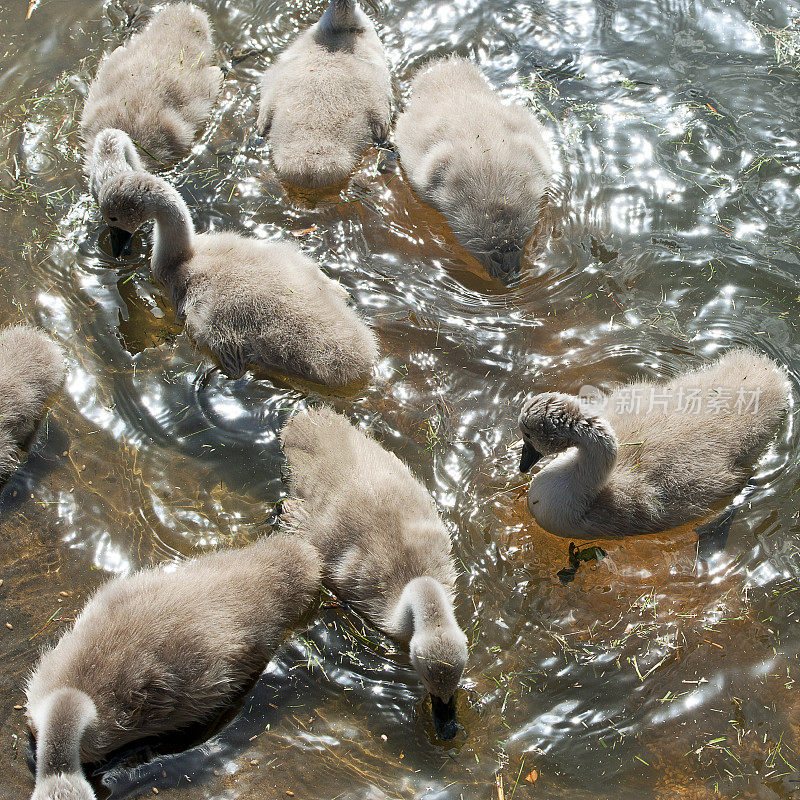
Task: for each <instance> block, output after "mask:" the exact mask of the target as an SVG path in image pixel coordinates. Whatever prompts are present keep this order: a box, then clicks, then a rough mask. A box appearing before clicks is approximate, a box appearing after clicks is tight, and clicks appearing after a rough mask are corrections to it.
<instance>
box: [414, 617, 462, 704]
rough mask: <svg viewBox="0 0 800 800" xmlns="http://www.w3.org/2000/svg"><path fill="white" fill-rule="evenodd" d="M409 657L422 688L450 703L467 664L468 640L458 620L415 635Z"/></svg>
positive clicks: (426, 629)
mask: <svg viewBox="0 0 800 800" xmlns="http://www.w3.org/2000/svg"><path fill="white" fill-rule="evenodd" d="M409 654H410V656H411V663H412V665H413V666H414V669H415V670H416V671H417V673H418V675H419V677H420V680H421V681H422V684H423V686H424V687H425V688H426V689H427V690H428V691H429V692H430V693H431V695H432V696H433V697H438V698H439V699H440V700H441V701H442V702H444V703H449V702H450V700H451V699H452V697H453V695H454V694H455V692H456V689H457V688H458V684H459V682H460V681H461V676H462V674H463V673H464V667H465V666H466V664H467V637H466V636H465V635H464V632H463V631H462V630H461V629H460V628H459V627H458V625H456V624H455V620H453V623H452V624H445V623H444V621H443V622H442V623H441V624H436V625H435V626H431V627H427V628H424V629H422V630H420V631H419V632H417V633H415V634H414V636H413V637H412V638H411V642H410V643H409Z"/></svg>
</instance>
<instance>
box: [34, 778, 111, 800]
mask: <svg viewBox="0 0 800 800" xmlns="http://www.w3.org/2000/svg"><path fill="white" fill-rule="evenodd" d="M31 800H96V798H95V794H94V790H93V789H92V787H91V786H90V785H89V782H88V781H87V780H86V778H84V777H83V775H80V774H78V773H75V772H73V773H69V774H65V773H62V774H59V775H51V776H50V777H48V778H44V779H40V780H38V781H37V782H36V788H35V789H34V790H33V794H32V795H31Z"/></svg>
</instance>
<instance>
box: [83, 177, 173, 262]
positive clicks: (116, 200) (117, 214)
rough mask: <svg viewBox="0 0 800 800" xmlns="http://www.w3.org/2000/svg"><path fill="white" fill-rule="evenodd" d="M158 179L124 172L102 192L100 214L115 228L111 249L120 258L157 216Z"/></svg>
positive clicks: (110, 226)
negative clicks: (138, 229)
mask: <svg viewBox="0 0 800 800" xmlns="http://www.w3.org/2000/svg"><path fill="white" fill-rule="evenodd" d="M158 188H159V186H158V179H157V178H155V177H154V176H153V175H150V174H149V173H147V172H124V173H120V174H118V175H115V176H114V177H112V178H111V179H109V180H108V181H107V182H106V183H105V185H104V186H103V187H102V189H101V191H100V197H99V198H98V202H99V204H100V213H101V214H102V215H103V219H104V220H105V221H106V223H107V224H108V227H109V228H110V229H111V249H112V252H113V254H114V257H115V258H116V257H118V256H119V255H120V254H121V253H122V251H123V249H124V248H125V245H126V244H127V243H128V241H130V238H131V236H132V235H133V233H134V232H135V231H136V229H137V228H139V227H140V226H141V225H143V224H144V223H145V222H147V220H148V219H151V218H152V216H153V203H154V200H155V199H156V197H157V196H158Z"/></svg>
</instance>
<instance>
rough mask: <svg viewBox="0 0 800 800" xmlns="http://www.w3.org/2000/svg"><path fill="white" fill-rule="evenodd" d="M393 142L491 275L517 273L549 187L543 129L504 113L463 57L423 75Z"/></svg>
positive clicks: (519, 112)
mask: <svg viewBox="0 0 800 800" xmlns="http://www.w3.org/2000/svg"><path fill="white" fill-rule="evenodd" d="M395 141H396V143H397V151H398V153H399V155H400V161H401V163H402V165H403V169H404V171H405V174H406V175H407V177H408V179H409V181H410V182H411V185H412V186H413V188H414V190H415V191H416V192H417V194H419V196H420V197H421V198H422V199H423V200H425V201H426V202H428V203H430V204H431V205H432V206H433V207H434V208H436V209H438V210H439V211H441V212H442V214H443V215H444V217H445V219H446V220H447V222H448V223H449V225H450V227H451V228H452V230H453V233H454V234H455V236H456V239H458V241H459V242H460V243H461V244H462V245H463V246H464V247H465V248H466V249H467V250H468V251H470V252H471V253H472V254H473V255H474V256H475V257H476V258H477V259H478V260H479V261H480V262H481V263H482V264H483V266H484V267H485V268H486V269H487V270H488V271H489V272H490V273H491V274H493V275H495V276H498V277H508V276H510V275H511V274H513V273H515V272H516V271H518V269H519V267H520V264H521V259H522V255H523V252H524V248H525V245H526V243H527V242H528V240H529V239H530V238H531V235H532V234H533V231H534V228H535V227H536V223H537V221H538V219H539V214H540V209H541V206H542V198H543V196H544V194H545V191H546V189H547V185H548V182H549V180H550V176H551V172H552V167H551V160H550V154H549V152H548V150H547V146H546V144H545V142H544V139H543V138H542V133H541V126H540V125H539V123H538V122H537V121H536V118H535V117H534V116H533V114H531V112H530V111H529V110H528V109H527V108H524V107H522V106H516V105H504V104H503V103H501V102H500V99H499V98H498V97H497V95H495V93H494V92H493V91H492V89H491V87H490V86H489V84H488V83H487V82H486V79H485V78H484V76H483V73H482V72H481V71H480V69H479V68H478V67H477V66H475V65H474V64H472V63H471V62H469V61H467V60H466V59H463V58H459V57H455V56H453V57H449V58H444V59H440V60H437V61H434V62H432V63H431V64H428V65H426V66H425V67H423V68H422V69H421V70H420V71H419V72H418V73H417V75H416V76H415V78H414V80H413V82H412V84H411V99H410V101H409V102H408V105H407V107H406V109H405V110H404V111H403V113H402V114H400V116H399V117H398V120H397V127H396V130H395Z"/></svg>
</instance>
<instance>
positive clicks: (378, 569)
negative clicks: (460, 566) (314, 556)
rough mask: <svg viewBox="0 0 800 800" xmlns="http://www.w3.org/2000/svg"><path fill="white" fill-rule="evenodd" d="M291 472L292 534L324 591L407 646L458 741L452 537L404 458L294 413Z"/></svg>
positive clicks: (288, 443)
mask: <svg viewBox="0 0 800 800" xmlns="http://www.w3.org/2000/svg"><path fill="white" fill-rule="evenodd" d="M281 442H282V444H283V451H284V453H285V454H286V459H287V461H288V465H289V475H290V481H289V499H288V500H287V501H286V503H285V504H284V509H285V515H284V524H285V525H286V527H287V530H290V531H292V532H293V533H297V534H298V535H300V536H302V537H304V538H306V539H307V540H308V541H309V542H311V543H312V544H313V545H314V546H315V547H316V548H317V549H318V550H319V551H320V552H321V553H322V558H323V583H325V584H326V585H327V586H329V587H330V588H331V590H332V591H334V592H335V593H336V594H337V595H338V596H339V597H341V598H342V599H343V600H345V601H346V602H348V603H351V604H352V605H353V606H354V607H355V608H356V609H357V610H358V611H359V612H360V613H361V614H363V615H364V616H365V617H366V618H367V619H369V620H371V621H372V622H373V623H374V624H375V625H376V626H377V627H378V628H380V629H381V630H383V631H385V632H386V633H387V634H388V635H389V636H391V637H392V638H394V639H396V640H398V641H399V642H401V643H402V644H404V645H406V646H407V647H408V648H409V654H410V657H411V663H412V665H413V666H414V669H415V670H416V671H417V673H418V675H419V677H420V679H421V681H422V683H423V685H424V686H425V688H426V689H427V690H428V691H429V692H430V693H431V696H432V700H433V703H434V715H435V717H436V715H437V714H438V715H439V717H440V718H441V717H443V716H444V715H449V719H450V723H451V724H450V725H449V726H445V730H446V731H448V732H447V733H445V734H443V735H445V736H446V738H450V737H451V736H452V735H454V734H455V704H454V702H453V701H454V695H455V691H456V687H457V686H458V683H459V681H460V680H461V675H462V673H463V671H464V667H465V665H466V662H467V637H466V636H465V635H464V632H463V631H462V630H461V628H460V627H459V625H458V622H457V620H456V617H455V612H454V609H453V591H454V586H455V582H456V570H455V566H454V563H453V556H452V553H451V550H452V543H451V541H450V534H449V533H448V531H447V529H446V528H445V527H444V525H443V524H442V521H441V519H440V518H439V515H438V513H437V511H436V507H435V505H434V503H433V500H432V499H431V497H430V495H429V494H428V492H427V491H426V490H425V488H424V487H423V486H422V485H421V484H420V483H419V482H418V481H417V480H416V479H415V478H414V476H413V475H412V474H411V472H410V471H409V469H408V467H407V466H406V465H405V464H403V462H402V461H400V459H399V458H397V456H395V455H394V454H392V453H389V452H387V451H386V450H384V449H383V448H382V447H381V446H380V445H379V444H378V443H377V442H375V441H374V440H373V439H371V438H370V437H368V436H366V435H365V434H364V433H362V432H361V431H359V430H358V429H357V428H355V427H353V426H352V425H351V424H350V423H349V422H348V421H347V420H346V419H345V418H344V417H343V416H341V415H340V414H337V413H335V412H333V411H331V410H330V409H327V408H319V409H313V410H308V411H304V412H301V413H299V414H296V415H295V416H294V417H292V419H290V420H289V422H288V423H287V424H286V426H285V427H284V429H283V432H282V434H281Z"/></svg>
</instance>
